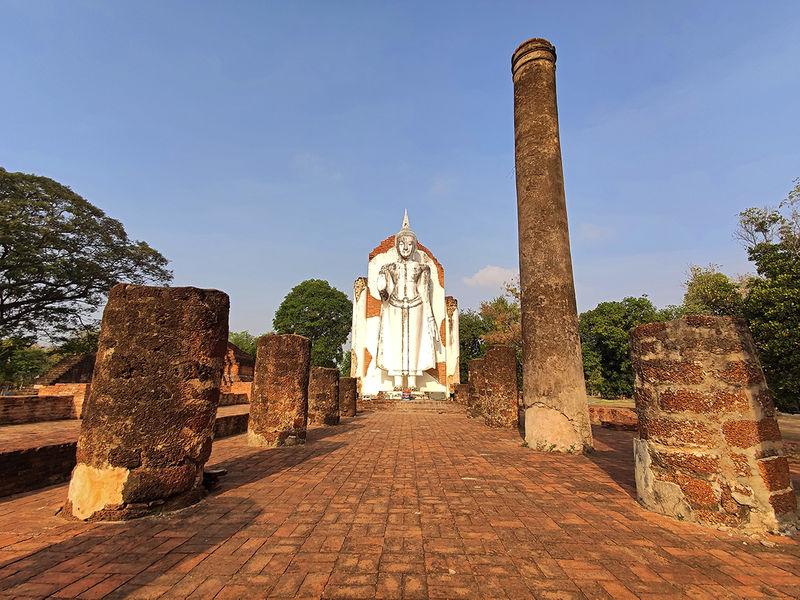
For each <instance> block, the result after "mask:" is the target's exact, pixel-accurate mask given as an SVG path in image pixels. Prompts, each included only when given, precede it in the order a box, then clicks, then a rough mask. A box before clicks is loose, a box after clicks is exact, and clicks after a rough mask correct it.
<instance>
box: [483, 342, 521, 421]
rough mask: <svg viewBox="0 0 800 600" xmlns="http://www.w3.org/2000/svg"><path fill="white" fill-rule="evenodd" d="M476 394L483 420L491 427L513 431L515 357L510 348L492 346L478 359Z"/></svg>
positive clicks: (515, 411)
mask: <svg viewBox="0 0 800 600" xmlns="http://www.w3.org/2000/svg"><path fill="white" fill-rule="evenodd" d="M480 369H481V371H482V376H481V377H479V379H478V381H479V382H480V387H479V389H478V390H477V394H478V397H479V400H478V405H479V406H480V407H481V412H482V414H483V420H484V422H485V423H486V424H487V425H490V426H492V427H511V428H516V427H517V424H518V423H519V415H518V414H517V354H516V352H515V351H514V348H511V347H510V346H492V347H490V348H489V349H487V350H486V354H484V356H483V358H482V359H481V364H480Z"/></svg>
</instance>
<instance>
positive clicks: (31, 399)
mask: <svg viewBox="0 0 800 600" xmlns="http://www.w3.org/2000/svg"><path fill="white" fill-rule="evenodd" d="M79 410H80V408H77V410H76V406H75V401H74V399H73V398H72V396H0V425H20V424H22V423H39V422H41V421H63V420H65V419H77V418H79V417H80V413H79V412H77V411H79Z"/></svg>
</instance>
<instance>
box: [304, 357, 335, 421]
mask: <svg viewBox="0 0 800 600" xmlns="http://www.w3.org/2000/svg"><path fill="white" fill-rule="evenodd" d="M308 422H309V423H312V424H314V425H338V424H339V371H338V370H337V369H333V368H328V367H311V377H310V379H309V382H308Z"/></svg>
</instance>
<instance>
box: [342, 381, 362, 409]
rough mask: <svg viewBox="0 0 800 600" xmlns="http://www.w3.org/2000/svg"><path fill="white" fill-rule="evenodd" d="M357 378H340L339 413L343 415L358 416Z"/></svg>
mask: <svg viewBox="0 0 800 600" xmlns="http://www.w3.org/2000/svg"><path fill="white" fill-rule="evenodd" d="M356 384H357V380H356V379H355V377H340V378H339V414H340V415H341V416H342V417H355V416H356V398H357V397H358V392H357V390H356Z"/></svg>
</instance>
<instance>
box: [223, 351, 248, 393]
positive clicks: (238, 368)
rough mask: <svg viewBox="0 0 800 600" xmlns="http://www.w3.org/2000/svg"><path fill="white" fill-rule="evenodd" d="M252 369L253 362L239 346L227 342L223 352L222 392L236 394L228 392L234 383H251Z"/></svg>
mask: <svg viewBox="0 0 800 600" xmlns="http://www.w3.org/2000/svg"><path fill="white" fill-rule="evenodd" d="M254 369H255V360H254V359H253V358H252V357H251V356H250V355H248V354H246V353H245V352H244V351H243V350H242V349H241V348H239V346H237V345H236V344H234V343H232V342H228V347H227V350H226V351H225V368H224V370H223V372H222V384H221V386H222V390H223V391H224V392H227V393H238V392H230V390H231V389H232V387H233V386H234V384H236V383H239V382H251V381H253V374H254Z"/></svg>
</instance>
